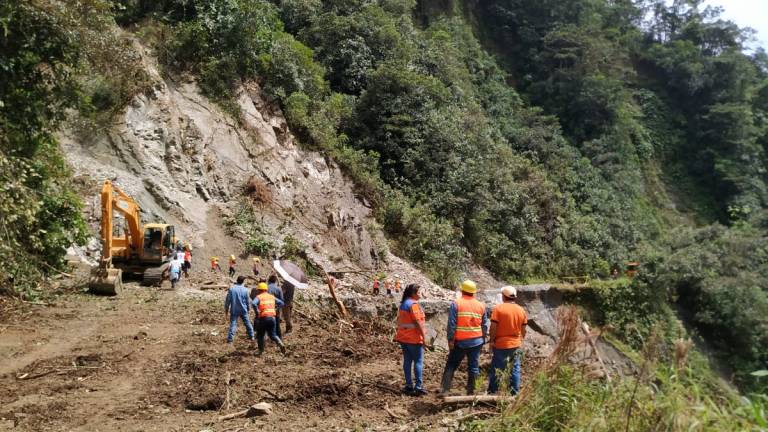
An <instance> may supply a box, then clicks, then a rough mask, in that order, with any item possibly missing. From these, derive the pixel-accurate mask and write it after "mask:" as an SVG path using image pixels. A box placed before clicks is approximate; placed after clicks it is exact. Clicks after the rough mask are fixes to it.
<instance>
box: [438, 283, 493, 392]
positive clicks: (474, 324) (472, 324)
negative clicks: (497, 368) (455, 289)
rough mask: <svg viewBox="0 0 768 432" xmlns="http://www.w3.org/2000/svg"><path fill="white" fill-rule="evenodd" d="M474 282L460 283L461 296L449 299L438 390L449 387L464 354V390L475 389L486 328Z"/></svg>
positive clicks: (448, 388)
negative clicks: (444, 358)
mask: <svg viewBox="0 0 768 432" xmlns="http://www.w3.org/2000/svg"><path fill="white" fill-rule="evenodd" d="M475 293H477V285H476V284H475V283H474V282H473V281H471V280H465V281H464V282H462V283H461V298H458V299H456V300H454V301H453V302H452V303H451V308H450V310H449V313H448V335H447V336H448V347H449V348H450V351H449V352H448V359H447V361H446V363H445V369H444V370H443V379H442V383H441V394H443V395H445V394H447V393H448V391H449V390H450V389H451V382H452V381H453V374H454V373H455V372H456V369H458V368H459V365H460V364H461V361H462V360H464V357H467V363H468V365H467V394H468V395H471V394H474V392H475V381H476V380H477V377H478V375H480V351H481V349H482V348H483V343H485V337H486V333H487V331H488V315H487V314H486V313H485V305H484V304H482V303H481V302H479V301H478V300H477V299H475Z"/></svg>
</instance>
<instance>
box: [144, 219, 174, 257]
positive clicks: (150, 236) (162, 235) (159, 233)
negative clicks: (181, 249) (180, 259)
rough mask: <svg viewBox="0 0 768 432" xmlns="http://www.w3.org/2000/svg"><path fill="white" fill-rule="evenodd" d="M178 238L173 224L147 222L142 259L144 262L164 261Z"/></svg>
mask: <svg viewBox="0 0 768 432" xmlns="http://www.w3.org/2000/svg"><path fill="white" fill-rule="evenodd" d="M175 238H176V235H175V233H174V229H173V226H172V225H165V224H147V225H145V226H144V249H143V250H142V252H141V261H142V262H144V263H148V264H149V263H162V262H163V261H165V257H167V256H169V255H170V253H171V252H172V251H173V240H174V239H175Z"/></svg>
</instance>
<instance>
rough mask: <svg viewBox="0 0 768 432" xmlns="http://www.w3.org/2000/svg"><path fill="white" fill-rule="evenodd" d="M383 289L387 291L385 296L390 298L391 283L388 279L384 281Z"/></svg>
mask: <svg viewBox="0 0 768 432" xmlns="http://www.w3.org/2000/svg"><path fill="white" fill-rule="evenodd" d="M384 289H385V290H387V295H388V296H390V297H392V281H391V280H389V278H386V279H384Z"/></svg>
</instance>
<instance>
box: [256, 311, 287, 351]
mask: <svg viewBox="0 0 768 432" xmlns="http://www.w3.org/2000/svg"><path fill="white" fill-rule="evenodd" d="M275 323H276V322H275V318H274V317H269V318H261V319H258V320H257V322H256V343H257V344H258V345H259V351H264V336H265V335H266V336H269V338H270V339H272V341H274V342H275V343H277V344H278V345H282V344H283V341H282V340H280V337H279V336H278V335H277V332H276V330H275Z"/></svg>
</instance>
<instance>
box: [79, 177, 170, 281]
mask: <svg viewBox="0 0 768 432" xmlns="http://www.w3.org/2000/svg"><path fill="white" fill-rule="evenodd" d="M140 210H141V208H140V207H139V204H138V203H136V201H135V200H134V199H133V198H131V197H130V196H128V194H126V193H125V192H123V191H122V190H121V189H120V188H118V187H117V186H115V185H113V184H112V182H111V181H109V180H105V181H104V185H103V186H102V188H101V241H102V253H101V259H100V261H99V266H98V267H96V268H94V269H93V270H92V271H91V277H90V279H89V281H88V287H89V289H90V290H91V292H94V293H97V294H105V295H118V294H120V292H121V291H122V289H123V272H126V273H131V274H133V275H136V276H139V277H141V279H142V285H147V286H153V285H154V286H156V285H160V283H161V282H162V281H163V277H164V275H165V272H166V271H167V269H168V264H169V261H170V257H171V254H172V253H173V248H174V245H175V244H176V236H175V232H174V228H173V226H172V225H168V224H161V223H150V224H146V225H143V226H142V225H141V214H140ZM114 212H118V213H120V214H121V215H122V216H123V218H124V219H125V222H126V227H123V229H122V236H120V233H118V234H117V235H115V229H114V228H115V227H114V223H115V214H114Z"/></svg>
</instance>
